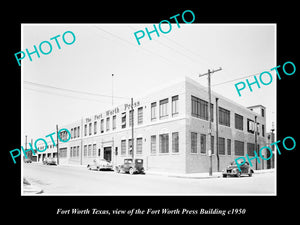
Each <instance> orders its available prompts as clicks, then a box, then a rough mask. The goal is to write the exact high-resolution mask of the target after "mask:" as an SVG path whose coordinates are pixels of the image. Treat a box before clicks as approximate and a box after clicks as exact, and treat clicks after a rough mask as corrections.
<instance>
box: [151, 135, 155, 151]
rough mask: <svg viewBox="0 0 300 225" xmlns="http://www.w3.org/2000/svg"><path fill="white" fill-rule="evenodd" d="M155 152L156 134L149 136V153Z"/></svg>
mask: <svg viewBox="0 0 300 225" xmlns="http://www.w3.org/2000/svg"><path fill="white" fill-rule="evenodd" d="M155 153H156V135H152V136H151V154H155Z"/></svg>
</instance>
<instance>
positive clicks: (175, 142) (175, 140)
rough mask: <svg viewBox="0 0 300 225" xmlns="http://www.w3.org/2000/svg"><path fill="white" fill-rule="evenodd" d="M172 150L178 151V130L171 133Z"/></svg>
mask: <svg viewBox="0 0 300 225" xmlns="http://www.w3.org/2000/svg"><path fill="white" fill-rule="evenodd" d="M172 152H173V153H177V152H179V136H178V132H174V133H172Z"/></svg>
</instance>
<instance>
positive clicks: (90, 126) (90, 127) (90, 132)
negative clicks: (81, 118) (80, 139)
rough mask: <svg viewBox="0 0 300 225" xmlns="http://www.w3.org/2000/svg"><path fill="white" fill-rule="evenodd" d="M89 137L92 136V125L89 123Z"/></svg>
mask: <svg viewBox="0 0 300 225" xmlns="http://www.w3.org/2000/svg"><path fill="white" fill-rule="evenodd" d="M89 135H92V123H89Z"/></svg>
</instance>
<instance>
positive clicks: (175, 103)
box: [172, 95, 178, 115]
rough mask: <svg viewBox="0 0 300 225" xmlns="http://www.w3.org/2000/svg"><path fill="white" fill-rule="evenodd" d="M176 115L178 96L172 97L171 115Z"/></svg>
mask: <svg viewBox="0 0 300 225" xmlns="http://www.w3.org/2000/svg"><path fill="white" fill-rule="evenodd" d="M175 114H178V95H176V96H173V97H172V115H175Z"/></svg>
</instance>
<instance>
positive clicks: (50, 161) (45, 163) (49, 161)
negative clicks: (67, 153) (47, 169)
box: [43, 157, 57, 165]
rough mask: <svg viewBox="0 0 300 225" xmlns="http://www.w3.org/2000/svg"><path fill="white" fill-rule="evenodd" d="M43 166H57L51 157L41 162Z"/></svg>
mask: <svg viewBox="0 0 300 225" xmlns="http://www.w3.org/2000/svg"><path fill="white" fill-rule="evenodd" d="M43 164H44V165H57V162H56V159H55V158H52V157H48V158H45V159H44V160H43Z"/></svg>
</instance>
